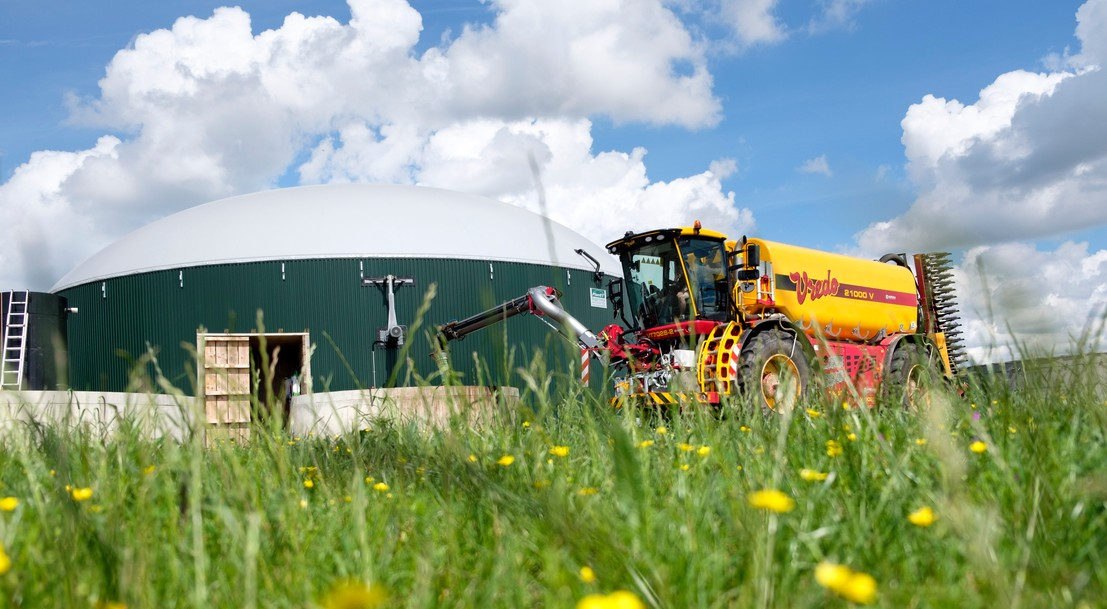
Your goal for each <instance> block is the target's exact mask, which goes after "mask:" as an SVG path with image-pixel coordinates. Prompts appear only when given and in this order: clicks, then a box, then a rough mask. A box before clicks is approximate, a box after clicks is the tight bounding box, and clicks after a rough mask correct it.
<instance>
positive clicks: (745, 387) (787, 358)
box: [738, 330, 811, 412]
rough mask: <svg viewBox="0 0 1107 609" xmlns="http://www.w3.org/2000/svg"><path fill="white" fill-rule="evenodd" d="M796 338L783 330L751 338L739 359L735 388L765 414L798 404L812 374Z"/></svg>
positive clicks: (787, 408) (782, 410) (770, 331)
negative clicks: (749, 397) (754, 402)
mask: <svg viewBox="0 0 1107 609" xmlns="http://www.w3.org/2000/svg"><path fill="white" fill-rule="evenodd" d="M799 340H800V339H799V338H797V337H796V336H795V335H793V334H789V333H787V332H784V331H783V330H766V331H765V332H761V333H759V334H756V335H754V336H752V337H750V340H749V342H748V343H746V346H745V348H744V349H742V354H741V356H740V358H739V371H738V384H739V389H740V390H741V392H742V393H743V394H745V395H748V396H752V398H753V399H754V400H755V401H757V402H759V403H760V405H761V408H762V410H764V411H765V412H784V411H786V410H790V409H792V408H794V407H795V406H796V404H798V403H799V401H800V399H801V398H802V397H803V395H804V393H805V392H806V390H807V386H808V384H809V383H810V380H811V371H810V368H809V366H808V363H807V357H806V356H805V355H804V351H803V347H802V345H800V343H799Z"/></svg>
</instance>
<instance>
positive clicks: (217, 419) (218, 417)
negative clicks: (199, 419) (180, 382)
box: [204, 395, 250, 425]
mask: <svg viewBox="0 0 1107 609" xmlns="http://www.w3.org/2000/svg"><path fill="white" fill-rule="evenodd" d="M204 414H205V415H206V418H207V422H208V423H212V424H217V425H222V424H226V423H249V422H250V399H249V398H248V397H244V396H242V397H238V396H226V395H212V396H208V399H207V401H206V403H205V404H204Z"/></svg>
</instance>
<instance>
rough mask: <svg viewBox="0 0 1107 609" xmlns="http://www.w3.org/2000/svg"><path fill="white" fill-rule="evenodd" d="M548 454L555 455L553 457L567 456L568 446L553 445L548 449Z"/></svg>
mask: <svg viewBox="0 0 1107 609" xmlns="http://www.w3.org/2000/svg"><path fill="white" fill-rule="evenodd" d="M550 454H551V455H553V456H555V457H568V456H569V447H568V446H555V447H553V448H551V449H550Z"/></svg>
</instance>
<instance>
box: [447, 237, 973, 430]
mask: <svg viewBox="0 0 1107 609" xmlns="http://www.w3.org/2000/svg"><path fill="white" fill-rule="evenodd" d="M607 249H608V251H609V252H611V253H612V254H614V255H616V256H618V257H619V260H620V262H621V265H622V270H623V278H622V279H619V280H615V281H613V282H611V284H609V286H608V291H609V297H610V300H611V301H612V302H613V304H614V306H615V310H616V315H618V316H620V317H621V320H622V322H623V323H622V324H612V325H609V326H608V327H606V328H604V329H603V330H602V331H601V332H599V333H597V334H594V333H592V332H591V331H590V330H588V329H587V328H584V327H583V326H582V325H581V324H580V323H579V322H578V321H577V320H576V319H574V318H573V317H572V316H571V315H569V314H568V313H567V312H565V310H564V309H562V308H561V306H560V303H559V301H558V299H557V294H556V292H555V291H554V290H552V289H549V288H541V287H540V288H533V289H531V290H530V291H529V292H528V294H526V295H524V296H521V297H519V298H516V299H514V300H512V301H510V302H508V303H504V304H503V305H501V306H499V307H496V308H494V309H491V310H489V311H485V312H484V313H481V314H478V315H475V316H473V317H470V318H468V319H465V320H461V321H456V322H451V323H450V324H446V325H444V326H440V327H439V336H440V339H441V345H442V347H443V349H442V353H445V350H446V349H445V348H446V345H447V343H448V342H449V341H450V340H453V339H456V338H461V337H463V336H465V335H466V334H468V333H470V332H473V331H475V330H477V329H480V328H483V327H486V326H488V325H491V324H492V323H496V322H498V321H502V320H503V319H506V318H507V317H510V316H513V315H516V314H520V313H528V312H530V313H535V314H540V315H546V316H548V317H550V318H551V319H554V320H555V321H557V322H558V328H559V329H560V330H562V331H563V332H564V333H565V334H566V335H567V336H569V337H570V338H572V339H574V340H575V341H576V342H577V343H578V344H579V345H580V347H581V348H582V349H583V350H584V351H586V352H590V353H592V354H594V355H597V356H599V357H602V358H603V359H604V360H605V361H606V362H607V363H609V364H611V365H612V366H614V368H615V370H616V375H615V379H614V380H615V390H616V398H617V401H618V402H626V401H634V402H636V403H639V404H647V405H648V404H656V405H664V404H678V403H688V402H702V403H712V404H717V403H720V402H721V401H723V400H724V399H725V396H728V395H732V394H737V393H742V394H746V395H749V396H752V397H753V399H755V400H758V401H760V403H761V405H762V407H763V408H765V409H769V410H775V409H779V408H784V407H789V406H791V405H792V404H794V403H795V402H796V401H797V400H799V399H800V398H801V397H803V395H804V394H805V393H807V392H808V391H809V389H810V387H811V386H812V385H814V384H818V385H820V386H822V387H824V388H825V390H826V391H828V392H830V393H831V394H832V395H836V396H838V398H839V399H842V400H846V401H849V402H851V403H855V404H856V403H861V404H865V405H868V406H872V405H874V404H875V403H876V401H877V399H878V397H879V396H880V395H881V394H883V395H884V397H885V399H886V400H889V401H893V402H898V403H901V404H903V405H907V404H909V403H911V402H912V401H913V400H914V398H915V397H917V393H918V392H919V391H920V390H922V389H925V379H926V378H928V377H933V376H938V375H944V376H946V377H952V376H953V375H954V374H955V373H956V372H957V367H958V365H961V364H962V363H963V361H964V359H965V356H964V353H963V348H962V346H961V340H960V330H959V329H958V323H957V321H956V313H957V310H956V303H955V302H954V298H953V290H952V278H951V276H950V275H951V272H950V264H949V255H948V254H945V253H940V254H916V255H914V256H912V257H910V258H909V257H908V256H907V255H906V254H889V255H887V256H884V257H883V258H881V260H879V261H873V260H862V259H859V258H854V257H850V256H843V255H839V254H831V253H827V252H820V251H816V250H811V249H806V248H802V247H797V246H794V245H787V244H784V243H777V242H773V241H766V240H763V239H747V238H745V237H743V238H742V240H741V241H732V240H729V239H728V238H727V236H726V235H724V234H722V233H719V232H715V231H711V230H706V229H703V228H701V226H700V224H699V222H696V223H695V225H694V226H691V227H681V228H671V229H662V230H653V231H646V232H642V233H632V232H628V233H627V234H626V235H624V236H623V237H622V238H621V239H618V240H616V241H612V242H611V243H609V244H608V245H607Z"/></svg>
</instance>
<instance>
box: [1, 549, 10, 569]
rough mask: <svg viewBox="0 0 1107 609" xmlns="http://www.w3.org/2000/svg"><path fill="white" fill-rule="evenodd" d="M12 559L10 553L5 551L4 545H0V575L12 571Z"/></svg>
mask: <svg viewBox="0 0 1107 609" xmlns="http://www.w3.org/2000/svg"><path fill="white" fill-rule="evenodd" d="M11 568H12V559H11V557H10V556H8V553H7V552H5V551H4V546H2V545H0V575H3V574H5V573H7V572H8V571H11Z"/></svg>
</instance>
